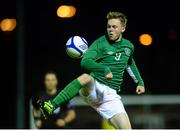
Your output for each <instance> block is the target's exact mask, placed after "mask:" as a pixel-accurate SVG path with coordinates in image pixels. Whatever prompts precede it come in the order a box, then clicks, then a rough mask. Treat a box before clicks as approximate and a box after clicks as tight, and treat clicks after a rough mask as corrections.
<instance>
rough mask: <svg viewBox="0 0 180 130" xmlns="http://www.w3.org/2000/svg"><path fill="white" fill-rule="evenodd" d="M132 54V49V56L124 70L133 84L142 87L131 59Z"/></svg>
mask: <svg viewBox="0 0 180 130" xmlns="http://www.w3.org/2000/svg"><path fill="white" fill-rule="evenodd" d="M133 53H134V47H133V49H132V54H131V56H130V58H129V61H128V65H127V67H126V70H127V72H128V74H129V75H130V77H131V78H132V79H133V80H134V82H135V83H136V84H137V85H138V86H144V81H143V79H142V77H141V75H140V73H139V70H138V68H137V66H136V63H135V61H134V58H133Z"/></svg>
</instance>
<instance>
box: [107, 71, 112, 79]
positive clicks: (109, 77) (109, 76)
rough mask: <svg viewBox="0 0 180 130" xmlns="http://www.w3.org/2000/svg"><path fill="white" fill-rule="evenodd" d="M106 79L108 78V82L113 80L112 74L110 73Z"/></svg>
mask: <svg viewBox="0 0 180 130" xmlns="http://www.w3.org/2000/svg"><path fill="white" fill-rule="evenodd" d="M105 78H106V79H107V80H111V79H112V78H113V74H112V72H110V73H109V74H107V75H106V76H105Z"/></svg>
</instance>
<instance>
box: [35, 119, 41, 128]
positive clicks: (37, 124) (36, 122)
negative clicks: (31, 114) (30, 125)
mask: <svg viewBox="0 0 180 130" xmlns="http://www.w3.org/2000/svg"><path fill="white" fill-rule="evenodd" d="M35 126H36V127H37V128H38V129H40V128H41V127H42V121H41V120H36V121H35Z"/></svg>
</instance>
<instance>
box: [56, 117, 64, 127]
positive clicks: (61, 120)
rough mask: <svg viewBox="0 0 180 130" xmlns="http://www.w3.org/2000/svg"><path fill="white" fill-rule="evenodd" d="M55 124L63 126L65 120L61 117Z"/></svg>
mask: <svg viewBox="0 0 180 130" xmlns="http://www.w3.org/2000/svg"><path fill="white" fill-rule="evenodd" d="M56 125H57V126H58V127H64V126H65V125H66V122H65V121H64V120H63V119H58V120H57V121H56Z"/></svg>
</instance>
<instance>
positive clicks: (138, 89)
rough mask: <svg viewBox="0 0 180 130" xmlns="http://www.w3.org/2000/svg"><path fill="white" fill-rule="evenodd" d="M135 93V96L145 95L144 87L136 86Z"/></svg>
mask: <svg viewBox="0 0 180 130" xmlns="http://www.w3.org/2000/svg"><path fill="white" fill-rule="evenodd" d="M136 93H137V94H142V93H145V87H144V86H137V88H136Z"/></svg>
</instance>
